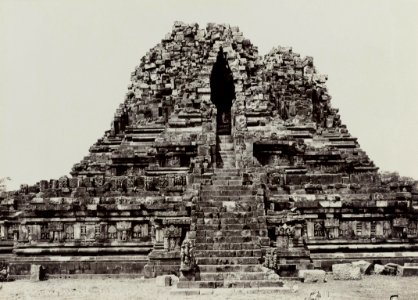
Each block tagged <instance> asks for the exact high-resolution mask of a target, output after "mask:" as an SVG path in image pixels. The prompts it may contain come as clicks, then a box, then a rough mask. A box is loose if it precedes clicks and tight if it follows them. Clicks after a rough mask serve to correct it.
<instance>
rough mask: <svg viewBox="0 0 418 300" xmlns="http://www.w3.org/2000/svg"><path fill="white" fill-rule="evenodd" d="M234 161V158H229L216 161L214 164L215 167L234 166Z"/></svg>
mask: <svg viewBox="0 0 418 300" xmlns="http://www.w3.org/2000/svg"><path fill="white" fill-rule="evenodd" d="M235 165H236V161H235V159H231V160H229V161H217V162H216V166H217V167H235Z"/></svg>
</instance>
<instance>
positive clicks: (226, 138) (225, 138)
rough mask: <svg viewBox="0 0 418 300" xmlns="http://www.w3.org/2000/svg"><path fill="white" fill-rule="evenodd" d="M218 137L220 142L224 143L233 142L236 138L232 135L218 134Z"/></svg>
mask: <svg viewBox="0 0 418 300" xmlns="http://www.w3.org/2000/svg"><path fill="white" fill-rule="evenodd" d="M217 139H218V142H219V143H224V142H228V143H232V142H233V141H234V139H233V138H232V135H218V136H217Z"/></svg>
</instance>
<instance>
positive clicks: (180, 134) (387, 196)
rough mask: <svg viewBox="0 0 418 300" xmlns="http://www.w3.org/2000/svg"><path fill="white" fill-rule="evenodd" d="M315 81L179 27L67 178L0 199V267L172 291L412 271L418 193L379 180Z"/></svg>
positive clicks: (138, 72) (214, 28)
mask: <svg viewBox="0 0 418 300" xmlns="http://www.w3.org/2000/svg"><path fill="white" fill-rule="evenodd" d="M326 80H327V76H325V75H321V74H319V73H318V72H317V69H316V68H315V66H314V63H313V58H312V57H301V56H300V55H299V54H297V53H295V52H293V49H292V48H289V47H277V48H274V49H272V50H271V51H270V52H269V53H268V54H266V55H264V56H260V55H259V53H258V50H257V47H256V46H254V45H253V44H252V43H251V42H250V40H248V39H246V38H245V37H244V35H243V34H242V32H240V31H239V29H238V28H237V27H231V26H228V25H218V24H211V23H210V24H208V25H207V27H206V29H201V28H200V27H199V26H198V25H197V24H184V23H182V22H176V23H175V24H174V26H173V29H172V31H171V32H170V33H168V34H167V35H166V36H165V37H164V38H163V39H162V41H161V43H159V44H157V45H156V46H155V47H153V48H151V49H150V50H149V51H148V52H147V53H146V54H145V56H144V57H143V58H142V59H141V62H140V64H139V66H137V67H136V68H135V70H134V71H133V72H132V74H131V83H130V85H129V87H128V92H127V93H126V97H125V100H124V101H123V103H122V104H121V105H120V106H119V108H118V109H117V110H116V113H115V116H114V119H113V120H112V122H111V125H110V128H109V129H108V130H107V131H105V133H104V135H103V136H102V137H101V138H99V139H98V140H97V142H96V143H94V144H93V145H92V146H91V147H90V149H89V153H88V155H87V156H86V157H84V158H83V159H82V160H81V161H80V162H79V163H76V164H75V165H74V167H73V168H72V170H71V176H69V177H68V176H63V177H61V178H58V179H53V180H41V181H39V183H37V184H35V185H33V186H28V185H22V186H21V189H20V190H19V191H14V192H7V193H2V194H1V195H0V200H1V204H0V251H1V253H0V261H1V262H2V263H5V264H8V265H9V268H10V273H11V274H12V275H14V276H16V277H19V276H23V277H24V276H26V275H28V274H29V269H30V265H31V264H33V263H37V264H41V265H43V266H44V267H45V268H46V270H47V272H48V274H51V275H56V276H63V275H71V274H141V275H144V276H145V277H155V276H158V275H162V274H176V275H179V276H181V281H180V283H179V286H180V287H222V286H242V287H253V286H260V287H261V286H278V285H280V281H279V280H278V279H277V278H278V277H277V276H275V275H277V274H278V275H280V276H282V277H286V276H289V277H292V276H295V272H297V271H298V270H301V269H309V268H323V269H328V268H329V267H330V265H331V264H332V263H333V262H337V261H351V260H355V259H360V258H361V259H367V260H373V261H379V262H385V261H391V262H393V261H398V262H417V261H418V259H417V255H418V251H417V250H418V249H417V248H418V243H417V242H418V232H417V225H418V224H417V220H418V219H417V214H418V186H417V184H416V182H415V181H413V180H410V179H407V178H402V177H399V176H395V175H394V176H384V175H382V174H380V173H379V172H378V167H376V166H375V164H374V163H373V161H372V160H371V159H370V158H369V157H368V156H367V154H366V152H365V151H364V150H362V149H361V148H360V145H359V143H358V141H357V139H356V138H355V137H353V136H351V135H350V133H349V131H348V129H347V127H346V125H344V124H343V122H342V120H341V118H340V115H339V114H338V109H336V108H334V107H332V105H331V96H330V95H329V93H328V91H327V88H326V85H325V83H326ZM268 270H273V271H274V272H271V271H268Z"/></svg>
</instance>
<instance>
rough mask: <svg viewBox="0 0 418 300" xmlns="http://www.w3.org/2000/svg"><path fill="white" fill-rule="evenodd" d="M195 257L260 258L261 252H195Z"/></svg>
mask: <svg viewBox="0 0 418 300" xmlns="http://www.w3.org/2000/svg"><path fill="white" fill-rule="evenodd" d="M195 253H196V254H195V255H196V257H261V250H260V249H256V250H196V252H195Z"/></svg>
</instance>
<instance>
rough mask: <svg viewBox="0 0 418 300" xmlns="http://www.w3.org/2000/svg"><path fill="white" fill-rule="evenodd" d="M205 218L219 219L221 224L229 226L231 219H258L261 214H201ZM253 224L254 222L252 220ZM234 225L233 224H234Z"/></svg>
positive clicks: (245, 212)
mask: <svg viewBox="0 0 418 300" xmlns="http://www.w3.org/2000/svg"><path fill="white" fill-rule="evenodd" d="M201 214H203V215H199V216H203V217H204V218H219V219H220V220H221V223H225V224H228V223H229V222H228V221H229V220H230V219H233V220H232V221H238V220H242V219H243V218H258V217H259V214H258V212H256V211H225V212H221V213H216V214H214V213H210V212H201ZM251 221H252V222H253V220H251ZM261 221H263V222H264V220H261ZM232 224H233V223H232Z"/></svg>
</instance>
